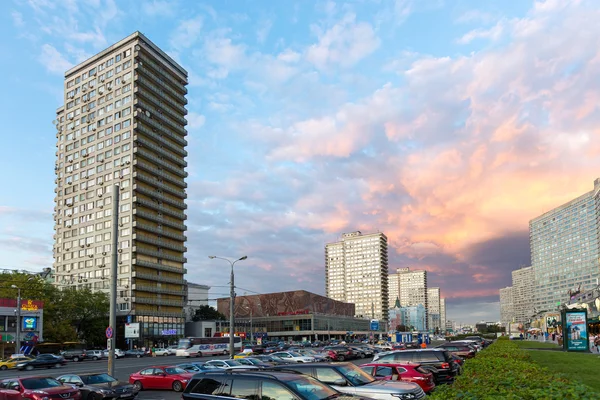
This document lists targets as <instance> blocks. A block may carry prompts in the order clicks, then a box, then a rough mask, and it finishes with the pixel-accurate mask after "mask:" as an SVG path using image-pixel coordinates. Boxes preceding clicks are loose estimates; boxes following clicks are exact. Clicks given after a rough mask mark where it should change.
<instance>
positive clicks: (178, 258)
mask: <svg viewBox="0 0 600 400" xmlns="http://www.w3.org/2000/svg"><path fill="white" fill-rule="evenodd" d="M133 252H134V253H139V254H144V255H146V256H150V257H156V258H162V259H163V260H169V261H175V262H180V263H183V264H185V263H186V262H187V258H185V257H182V256H173V255H170V254H167V253H163V252H162V251H155V250H150V249H146V248H143V247H139V246H134V247H133Z"/></svg>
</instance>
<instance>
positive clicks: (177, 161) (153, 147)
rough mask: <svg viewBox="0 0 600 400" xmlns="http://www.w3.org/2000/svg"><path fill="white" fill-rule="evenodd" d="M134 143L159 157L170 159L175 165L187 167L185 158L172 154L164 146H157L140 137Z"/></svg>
mask: <svg viewBox="0 0 600 400" xmlns="http://www.w3.org/2000/svg"><path fill="white" fill-rule="evenodd" d="M134 143H137V145H138V146H139V147H147V148H149V149H150V150H152V151H155V152H156V153H158V154H159V155H161V156H163V157H165V158H168V159H169V160H170V161H173V162H174V163H175V164H177V165H179V166H181V167H187V162H186V161H185V160H184V158H183V157H181V156H177V155H175V154H173V153H171V152H170V151H169V150H168V149H165V148H164V147H162V146H157V145H156V144H154V143H152V141H150V140H148V139H146V138H144V137H143V136H138V138H137V140H135V141H134ZM155 158H158V157H155Z"/></svg>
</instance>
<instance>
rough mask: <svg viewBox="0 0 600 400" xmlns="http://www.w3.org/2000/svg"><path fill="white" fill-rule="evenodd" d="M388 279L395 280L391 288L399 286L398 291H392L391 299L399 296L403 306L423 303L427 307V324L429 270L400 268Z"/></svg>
mask: <svg viewBox="0 0 600 400" xmlns="http://www.w3.org/2000/svg"><path fill="white" fill-rule="evenodd" d="M388 279H389V281H390V282H393V284H391V285H390V286H389V287H390V288H393V287H396V286H397V287H398V292H397V293H391V295H390V301H391V302H393V301H395V300H396V298H398V299H400V305H402V307H406V306H416V305H418V304H422V305H423V306H424V307H425V314H426V317H425V320H426V321H425V325H426V326H427V309H428V301H427V271H425V270H418V271H411V270H410V268H398V269H396V273H395V274H390V276H389V278H388ZM438 299H439V295H438ZM438 310H439V307H438Z"/></svg>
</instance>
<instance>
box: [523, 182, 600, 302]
mask: <svg viewBox="0 0 600 400" xmlns="http://www.w3.org/2000/svg"><path fill="white" fill-rule="evenodd" d="M599 220H600V179H596V180H595V181H594V188H593V190H591V191H589V192H587V193H585V194H583V195H581V196H579V197H577V198H576V199H573V200H571V201H569V202H568V203H566V204H563V205H561V206H559V207H557V208H555V209H553V210H550V211H548V212H546V213H544V214H542V215H540V216H539V217H537V218H534V219H532V220H531V221H530V222H529V241H530V246H531V265H532V267H533V271H534V274H535V282H536V288H535V307H536V309H537V311H538V312H542V311H553V310H556V308H557V307H558V305H560V304H561V303H563V304H564V303H567V302H568V301H569V290H571V291H577V290H578V289H580V290H581V291H582V292H585V291H588V290H591V289H592V288H594V287H595V286H596V285H597V279H598V278H599V277H600V271H599V263H598V262H599V257H600V237H599V234H598V221H599Z"/></svg>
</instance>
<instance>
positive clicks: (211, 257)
mask: <svg viewBox="0 0 600 400" xmlns="http://www.w3.org/2000/svg"><path fill="white" fill-rule="evenodd" d="M208 258H210V259H211V260H212V259H213V258H217V256H208Z"/></svg>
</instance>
